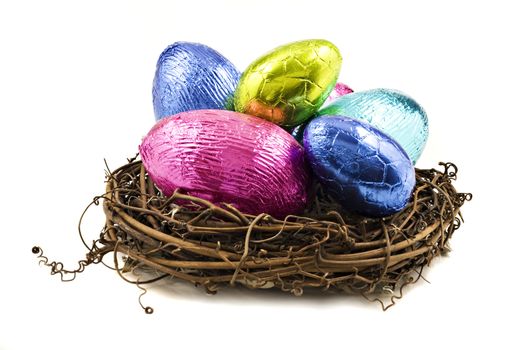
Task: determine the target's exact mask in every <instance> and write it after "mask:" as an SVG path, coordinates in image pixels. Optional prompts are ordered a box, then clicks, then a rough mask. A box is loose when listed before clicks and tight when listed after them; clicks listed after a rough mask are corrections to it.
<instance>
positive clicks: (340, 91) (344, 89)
mask: <svg viewBox="0 0 526 350" xmlns="http://www.w3.org/2000/svg"><path fill="white" fill-rule="evenodd" d="M353 92H354V90H353V89H351V88H350V87H349V86H348V85H346V84H344V83H340V82H338V83H336V85H335V86H334V89H332V91H331V93H330V94H329V97H327V100H326V101H325V104H327V103H328V102H331V101H334V100H335V99H337V98H338V97H340V96H343V95H347V94H352V93H353Z"/></svg>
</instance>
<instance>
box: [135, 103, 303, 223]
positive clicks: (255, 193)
mask: <svg viewBox="0 0 526 350" xmlns="http://www.w3.org/2000/svg"><path fill="white" fill-rule="evenodd" d="M139 151H140V154H141V158H142V161H143V163H144V166H145V168H146V170H147V171H148V174H149V176H150V177H151V179H152V181H153V182H154V183H155V185H156V186H157V187H158V188H159V189H160V190H161V191H162V193H163V194H164V195H166V196H170V195H171V194H172V193H173V192H174V191H175V190H178V191H179V192H182V193H187V194H190V195H192V196H196V197H199V198H204V199H207V200H209V201H211V202H213V203H216V204H220V203H222V202H225V203H230V204H232V205H233V206H235V207H236V208H237V209H239V210H241V211H242V212H246V213H250V214H259V213H267V214H270V215H272V216H274V217H276V218H283V217H285V216H286V215H288V214H298V213H301V212H302V210H303V209H304V207H305V205H306V202H307V186H308V183H309V173H308V170H307V165H306V162H305V155H304V150H303V148H302V146H301V145H300V144H299V143H298V142H297V141H296V140H295V139H294V138H293V137H292V136H291V135H290V134H288V133H287V132H286V131H285V130H283V129H281V128H280V127H279V126H277V125H275V124H273V123H271V122H269V121H266V120H264V119H261V118H258V117H254V116H250V115H246V114H242V113H237V112H231V111H226V110H197V111H189V112H182V113H179V114H176V115H173V116H171V117H167V118H164V119H162V120H160V121H159V122H158V123H157V124H156V125H155V126H154V127H153V128H152V129H151V130H150V132H149V133H148V134H147V135H146V136H145V137H144V139H143V141H142V144H141V145H140V146H139Z"/></svg>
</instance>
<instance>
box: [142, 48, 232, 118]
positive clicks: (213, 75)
mask: <svg viewBox="0 0 526 350" xmlns="http://www.w3.org/2000/svg"><path fill="white" fill-rule="evenodd" d="M239 77H240V72H239V71H238V70H237V69H236V67H235V66H234V65H233V64H232V63H231V62H230V61H229V60H227V59H226V58H225V57H224V56H222V55H221V54H220V53H219V52H217V51H215V50H214V49H212V48H210V47H208V46H206V45H203V44H198V43H190V42H176V43H174V44H172V45H170V46H168V47H167V48H166V49H165V50H164V51H163V52H162V53H161V55H160V56H159V60H158V61H157V69H156V71H155V76H154V79H153V88H152V95H153V107H154V112H155V119H156V120H159V119H161V118H164V117H167V116H171V115H174V114H177V113H180V112H185V111H191V110H197V109H233V95H234V90H235V89H236V86H237V83H238V81H239Z"/></svg>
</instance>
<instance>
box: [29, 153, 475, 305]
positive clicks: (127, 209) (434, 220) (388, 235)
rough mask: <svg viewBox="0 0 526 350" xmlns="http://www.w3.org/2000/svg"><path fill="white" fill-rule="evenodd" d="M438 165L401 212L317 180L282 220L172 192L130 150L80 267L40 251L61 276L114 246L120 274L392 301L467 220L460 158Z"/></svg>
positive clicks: (111, 181) (420, 177) (110, 185)
mask: <svg viewBox="0 0 526 350" xmlns="http://www.w3.org/2000/svg"><path fill="white" fill-rule="evenodd" d="M440 165H441V166H443V170H442V171H439V170H436V169H430V170H421V169H416V178H417V184H416V187H415V190H414V193H413V196H412V200H411V201H410V203H409V204H408V205H407V206H406V208H405V209H404V210H402V211H401V212H399V213H397V214H395V215H392V216H389V217H385V218H380V219H371V218H365V217H362V216H357V215H353V214H351V213H349V212H347V211H346V210H344V209H342V208H341V207H340V206H339V205H338V204H337V203H336V202H335V201H334V200H332V198H330V197H329V196H328V195H326V194H325V193H324V191H323V187H322V186H320V185H319V184H314V185H313V187H312V195H311V198H312V200H310V204H309V207H308V208H307V210H306V211H305V212H304V214H302V215H301V216H294V215H290V216H288V217H286V218H285V219H284V220H277V219H275V218H273V217H271V216H269V215H266V214H264V213H262V214H259V215H248V214H244V213H241V212H239V211H238V210H237V209H235V208H234V207H232V206H230V205H228V204H223V205H214V204H212V203H210V202H208V201H206V200H203V199H200V198H196V197H192V196H188V195H185V194H182V193H178V192H176V193H174V194H173V195H172V196H171V197H169V198H167V197H165V196H163V195H162V194H161V193H160V192H159V191H158V190H157V189H156V187H155V186H154V185H153V183H152V182H151V180H150V178H149V177H148V174H147V173H146V171H145V170H144V167H143V165H142V163H141V161H138V160H133V159H132V160H130V162H129V163H128V164H126V165H124V166H122V167H120V168H119V169H117V170H115V171H113V172H111V173H110V172H109V171H108V174H107V191H106V193H105V194H104V195H103V196H100V197H97V198H95V200H94V203H95V204H98V201H99V199H103V207H104V212H105V214H106V218H107V221H106V225H105V228H104V230H103V231H102V233H101V235H100V238H99V239H98V240H97V241H95V242H94V243H93V244H92V245H91V246H88V245H86V246H87V248H88V249H89V252H88V254H87V258H86V259H85V260H82V261H81V262H80V263H79V268H78V269H77V270H71V271H67V270H65V269H64V268H63V266H62V264H60V263H56V262H51V263H49V262H48V260H47V258H45V257H44V256H42V251H41V250H40V248H38V247H35V248H34V252H35V253H37V254H40V255H39V257H40V258H41V261H42V262H43V263H44V264H47V265H48V266H50V267H51V270H52V274H54V273H59V274H60V275H61V276H62V278H63V279H64V276H65V275H66V274H68V273H69V274H71V273H73V274H74V275H73V277H74V276H75V274H76V273H77V272H82V270H83V269H84V267H85V266H86V265H89V264H91V263H97V262H101V261H102V258H103V257H104V255H106V254H107V253H114V264H115V268H116V269H117V270H118V271H119V273H120V274H121V276H122V277H123V278H125V277H124V274H125V273H126V272H130V271H133V272H134V273H135V274H138V273H141V271H147V270H149V271H151V270H152V269H153V270H155V271H157V272H159V273H161V274H160V276H159V277H157V278H155V279H154V280H158V279H160V278H163V277H168V276H172V277H174V278H176V279H180V280H185V281H189V282H192V283H194V284H195V285H198V286H202V287H204V288H205V289H206V291H208V292H210V293H215V292H216V291H217V290H218V289H219V288H220V287H221V286H223V285H230V286H235V285H240V284H241V285H244V286H247V287H249V288H280V289H281V290H283V291H287V292H292V293H293V294H295V295H301V294H302V293H303V290H304V288H306V287H313V288H320V289H324V290H343V291H346V292H350V293H357V294H361V295H364V296H366V297H367V298H368V299H373V298H374V299H375V300H378V301H380V302H381V303H382V307H383V308H384V309H386V308H388V307H390V306H391V305H393V304H394V301H395V299H397V298H400V297H401V295H402V289H403V287H404V286H405V285H407V284H409V283H413V282H415V281H416V280H418V278H420V276H421V272H422V269H423V268H424V267H425V266H427V265H428V264H429V263H430V262H431V260H432V259H433V258H434V257H435V256H437V255H439V254H441V253H444V252H447V251H448V242H449V239H450V238H451V236H452V234H453V232H454V231H455V230H456V229H458V227H459V226H460V223H461V220H462V217H461V215H460V212H459V210H460V207H461V206H462V204H463V203H464V201H465V200H470V199H471V194H466V193H457V191H456V190H455V188H454V187H453V185H452V181H453V180H455V179H456V176H457V167H456V166H455V165H453V164H451V163H440ZM85 244H86V243H85ZM118 252H119V253H122V254H123V255H124V256H125V257H126V258H125V261H126V264H125V266H124V267H119V266H118V261H117V253H118ZM131 282H133V283H138V282H137V279H133V280H131ZM143 282H145V281H143ZM385 293H387V294H389V295H390V303H389V304H388V305H386V304H384V303H383V302H382V301H381V299H380V298H378V297H377V296H378V295H382V294H384V295H385ZM141 305H142V304H141ZM145 310H146V311H147V312H151V311H153V309H151V308H145Z"/></svg>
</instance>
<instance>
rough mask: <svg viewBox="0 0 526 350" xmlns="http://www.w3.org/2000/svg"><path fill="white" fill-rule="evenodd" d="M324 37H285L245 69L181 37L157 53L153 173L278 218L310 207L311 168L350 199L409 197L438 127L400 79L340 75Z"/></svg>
mask: <svg viewBox="0 0 526 350" xmlns="http://www.w3.org/2000/svg"><path fill="white" fill-rule="evenodd" d="M341 61H342V58H341V55H340V52H339V50H338V49H337V48H336V47H335V46H334V45H333V44H332V43H330V42H328V41H326V40H305V41H298V42H294V43H290V44H287V45H284V46H280V47H278V48H276V49H274V50H272V51H270V52H268V53H267V54H265V55H263V56H261V57H260V58H258V59H257V60H255V61H254V62H253V63H252V64H250V65H249V66H248V68H247V69H246V70H245V71H244V72H243V73H242V74H240V72H239V71H238V70H237V69H236V68H235V66H234V65H233V64H232V63H231V62H230V61H228V60H227V59H226V58H225V57H223V56H222V55H221V54H219V53H218V52H217V51H215V50H213V49H212V48H210V47H208V46H205V45H202V44H197V43H189V42H176V43H174V44H173V45H171V46H169V47H168V48H166V50H164V51H163V53H162V54H161V56H160V57H159V60H158V63H157V70H156V73H155V77H154V84H153V103H154V111H155V117H156V119H157V123H156V125H155V126H154V127H153V128H152V129H151V130H150V132H149V133H148V134H147V135H146V136H145V137H144V139H143V141H142V144H141V145H140V147H139V150H140V154H141V158H142V160H143V163H144V166H145V168H146V170H147V171H148V174H149V176H150V177H151V179H152V180H153V182H154V183H155V184H156V186H157V187H158V188H159V189H160V190H161V191H162V193H163V194H164V195H166V196H170V195H171V194H172V193H173V192H174V191H179V192H183V193H187V194H189V195H192V196H196V197H200V198H204V199H207V200H209V201H211V202H213V203H217V204H221V203H229V204H231V205H233V206H234V207H236V208H237V209H238V210H240V211H242V212H245V213H249V214H259V213H267V214H270V215H272V216H274V217H276V218H283V217H285V216H287V215H289V214H301V213H302V211H303V210H304V209H305V206H306V204H307V192H308V188H309V186H310V184H311V181H312V177H313V176H315V177H316V178H317V179H318V181H319V182H320V183H322V184H323V185H324V187H325V188H326V190H327V192H328V193H329V194H331V195H332V196H333V198H335V199H337V200H338V201H339V202H340V203H341V204H342V206H344V207H345V208H347V209H348V210H350V211H352V212H355V213H358V214H361V215H365V216H370V217H381V216H387V215H391V214H393V213H395V212H397V211H399V210H401V209H402V208H404V207H405V206H406V205H407V203H408V201H409V198H410V196H411V193H412V191H413V187H414V186H415V171H414V167H413V165H414V163H415V162H416V160H417V159H418V157H419V156H420V154H421V153H422V150H423V147H424V145H425V143H426V140H427V136H428V126H427V125H428V124H427V117H426V114H425V112H424V110H423V109H422V108H421V107H420V106H419V105H418V103H416V102H415V101H414V100H413V99H411V98H410V97H408V96H407V95H405V94H403V93H401V92H399V91H394V90H387V89H375V90H369V91H360V92H353V91H352V90H351V89H350V88H348V87H347V86H346V85H344V84H341V83H337V79H338V75H339V72H340V66H341Z"/></svg>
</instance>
